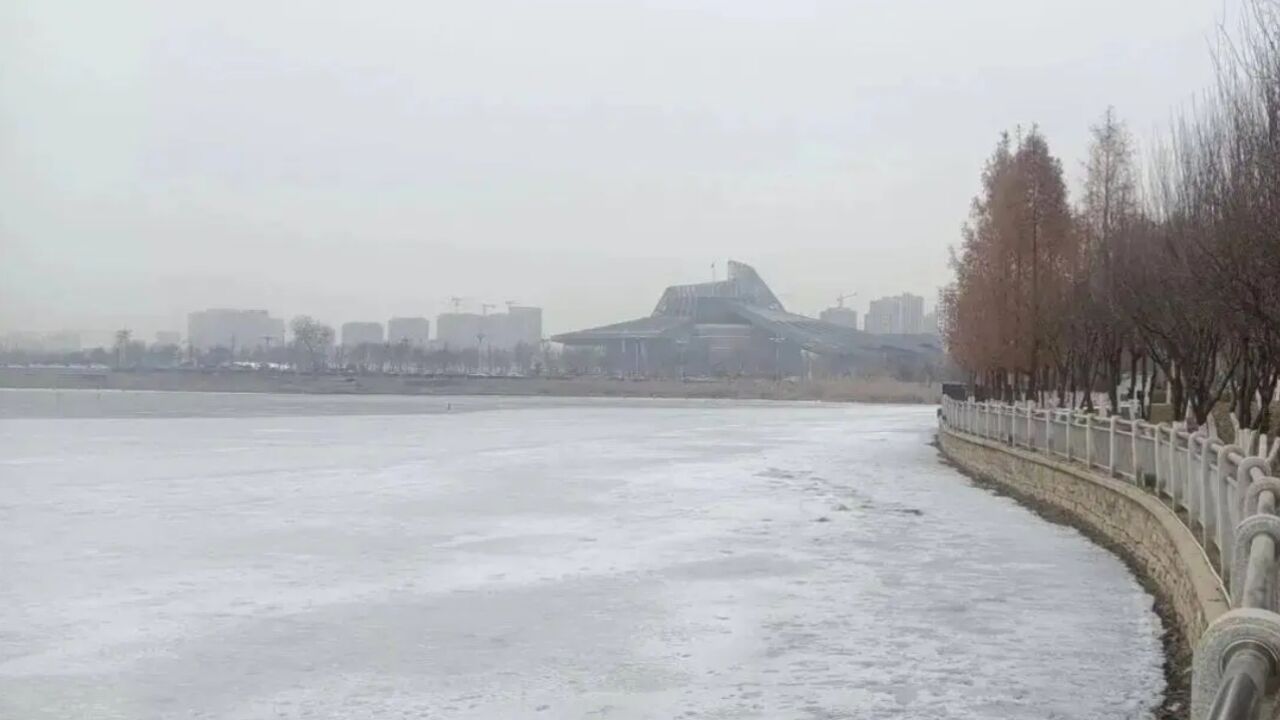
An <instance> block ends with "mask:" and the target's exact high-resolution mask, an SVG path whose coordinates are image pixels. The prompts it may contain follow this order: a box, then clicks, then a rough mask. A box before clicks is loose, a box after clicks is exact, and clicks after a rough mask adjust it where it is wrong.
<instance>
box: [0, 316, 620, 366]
mask: <svg viewBox="0 0 1280 720" xmlns="http://www.w3.org/2000/svg"><path fill="white" fill-rule="evenodd" d="M290 333H291V336H292V339H291V340H290V342H288V343H287V344H285V345H283V346H282V345H274V346H270V345H266V346H264V345H256V346H250V347H239V348H235V349H232V348H229V347H213V348H205V349H198V348H193V347H190V346H188V347H185V348H184V347H180V346H178V345H173V344H164V343H155V344H151V345H148V344H146V343H144V342H142V341H139V340H135V339H133V333H132V332H131V331H129V330H127V329H122V330H119V331H117V332H116V334H115V338H114V342H113V344H112V346H111V347H108V348H101V347H99V348H92V349H87V350H77V351H66V352H50V351H32V350H19V349H0V363H6V364H17V365H35V364H45V365H49V364H53V365H69V366H85V365H94V366H102V367H113V368H117V369H164V368H177V367H199V368H217V367H228V366H231V365H234V364H237V363H240V364H248V365H252V366H256V367H264V368H277V369H279V368H290V369H293V370H297V371H300V372H322V371H328V370H337V371H347V372H364V373H380V372H393V373H418V374H441V373H476V372H488V373H495V374H511V373H520V374H523V375H538V374H544V373H549V374H563V373H579V374H581V373H590V372H599V371H600V368H601V366H602V358H601V357H599V353H597V352H594V351H592V350H591V349H586V348H564V349H561V350H559V351H554V350H552V349H550V348H542V347H535V346H532V345H528V344H525V343H521V344H520V345H517V346H516V347H515V348H512V349H510V350H507V349H502V348H490V347H483V348H475V347H468V348H457V349H454V348H447V347H445V348H429V347H422V346H419V345H413V344H410V343H409V342H407V341H405V342H399V343H366V344H362V345H357V346H354V347H345V346H341V345H335V343H334V331H333V328H332V327H330V326H329V325H326V324H324V323H321V322H318V321H316V320H315V319H314V318H311V317H309V316H305V315H303V316H298V317H296V318H294V319H293V320H292V321H291V322H290Z"/></svg>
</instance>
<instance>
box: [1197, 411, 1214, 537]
mask: <svg viewBox="0 0 1280 720" xmlns="http://www.w3.org/2000/svg"><path fill="white" fill-rule="evenodd" d="M1209 442H1210V441H1209V433H1208V431H1206V432H1205V436H1204V437H1203V438H1202V439H1201V441H1200V472H1198V473H1196V477H1197V478H1198V479H1199V481H1200V532H1201V533H1202V535H1203V537H1204V545H1206V546H1208V544H1209V538H1211V537H1213V530H1214V527H1213V526H1214V524H1215V523H1214V520H1215V519H1216V518H1215V517H1214V508H1212V507H1210V505H1211V503H1212V501H1213V495H1214V494H1213V491H1212V490H1211V489H1210V487H1209V484H1210V480H1209Z"/></svg>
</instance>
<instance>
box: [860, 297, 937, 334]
mask: <svg viewBox="0 0 1280 720" xmlns="http://www.w3.org/2000/svg"><path fill="white" fill-rule="evenodd" d="M864 329H865V330H866V331H867V332H869V333H872V334H875V335H919V334H921V333H923V332H925V324H924V298H923V297H920V296H919V295H912V294H911V293H903V294H901V295H895V296H893V297H885V298H880V299H879V300H872V301H871V304H870V306H869V307H868V308H867V318H866V324H865V326H864Z"/></svg>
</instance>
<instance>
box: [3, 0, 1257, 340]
mask: <svg viewBox="0 0 1280 720" xmlns="http://www.w3.org/2000/svg"><path fill="white" fill-rule="evenodd" d="M1237 2H1238V0H1225V4H1224V0H1119V1H1118V0H1076V1H1075V2H1062V1H1061V0H1052V1H1050V0H967V1H966V2H952V1H944V0H934V1H931V2H926V1H923V0H875V1H867V0H842V1H840V2H835V1H831V2H825V1H816V2H806V1H804V0H775V1H772V2H764V1H763V0H594V1H591V2H588V1H586V0H582V1H579V2H560V1H554V0H546V1H543V2H515V1H513V0H451V1H449V2H433V1H430V0H414V1H406V2H390V1H385V0H384V1H378V0H365V1H363V2H356V1H354V0H341V1H338V2H331V1H329V0H323V1H322V0H310V1H309V2H291V3H284V2H271V1H269V0H252V1H245V2H241V1H239V0H230V1H228V0H221V1H218V2H214V1H213V0H210V1H208V2H200V3H192V2H182V1H180V0H155V1H154V2H138V1H133V0H113V1H112V2H101V1H99V0H82V1H80V2H73V1H68V0H62V1H59V0H16V1H14V2H6V3H3V7H0V329H3V330H16V329H32V330H51V329H57V328H63V327H67V328H75V329H81V330H107V329H110V328H112V327H117V326H120V325H128V326H130V327H133V328H135V329H136V330H137V331H138V332H140V333H148V334H149V333H151V332H153V331H154V330H157V329H164V328H172V329H180V330H183V331H185V317H186V313H187V312H188V311H190V310H193V309H201V308H204V307H208V306H234V307H265V308H268V309H269V310H271V311H272V312H273V314H277V315H282V316H285V317H288V316H291V315H294V314H297V313H303V312H305V313H311V314H313V315H316V316H318V317H320V318H321V319H324V320H327V321H330V322H334V323H339V322H343V321H346V320H353V319H376V320H385V319H386V318H387V317H389V316H391V315H419V314H421V315H429V316H434V315H435V313H436V312H439V311H443V310H446V309H447V308H448V305H449V301H448V298H449V297H450V296H455V295H457V296H462V297H464V298H467V300H468V302H467V305H468V306H470V307H472V308H478V304H479V302H481V301H484V302H492V303H501V302H503V301H506V300H514V301H517V302H520V303H526V304H538V305H542V306H543V307H545V308H546V313H547V314H546V324H547V329H548V330H549V331H552V332H555V331H562V330H570V329H575V328H578V327H582V326H587V325H596V324H603V323H606V322H612V321H617V320H624V319H630V318H632V317H635V316H638V315H644V314H648V313H649V312H650V310H651V309H652V306H653V304H654V302H655V301H656V300H657V297H658V295H659V293H660V292H661V290H662V288H663V287H664V286H666V285H668V284H671V283H676V282H695V281H700V280H704V279H709V278H710V274H711V270H710V264H711V263H712V262H713V261H720V267H721V273H723V265H724V263H723V260H724V259H725V258H728V257H733V258H736V259H740V260H743V261H746V262H750V263H752V264H754V265H755V266H756V267H757V269H758V270H759V271H760V273H761V274H762V275H763V276H764V278H765V279H766V280H767V281H768V282H769V283H770V284H771V285H772V286H773V287H774V290H775V291H776V292H777V293H778V294H779V295H780V296H781V298H782V300H783V302H784V303H785V304H787V305H788V307H789V308H790V309H793V310H797V311H801V312H805V313H816V312H817V311H818V310H819V309H821V308H822V307H825V306H827V305H830V304H832V303H833V299H834V297H835V296H836V295H837V294H842V293H847V292H854V291H857V292H858V293H859V295H858V298H857V299H856V301H855V302H854V304H855V305H856V306H857V307H859V309H862V308H865V304H866V301H867V300H868V299H870V298H873V297H877V296H880V295H885V294H890V293H896V292H901V291H903V290H910V291H913V292H917V293H921V294H925V295H926V296H927V297H929V302H930V303H932V298H933V296H934V294H935V292H936V288H937V287H938V286H940V285H942V284H943V283H945V282H946V279H947V275H948V271H947V267H946V255H947V247H948V246H949V245H951V244H954V243H955V242H956V240H957V236H958V230H959V227H960V225H961V223H962V222H963V220H964V218H965V215H966V212H967V209H968V204H969V201H970V198H971V197H972V196H973V194H974V193H975V191H976V190H977V184H978V174H979V172H980V170H981V166H982V163H983V160H984V159H985V157H986V156H987V155H988V154H989V153H990V151H991V148H992V147H993V145H994V143H995V140H996V138H997V135H998V133H999V132H1000V130H1001V129H1004V128H1009V127H1012V126H1014V125H1016V124H1019V123H1022V124H1030V123H1039V124H1040V126H1041V127H1042V128H1043V130H1044V132H1045V134H1046V135H1047V136H1048V139H1049V142H1050V146H1051V148H1052V149H1053V150H1054V151H1055V152H1056V153H1057V154H1058V155H1059V156H1060V157H1061V158H1062V159H1063V163H1064V166H1065V167H1066V169H1067V172H1068V175H1069V179H1070V181H1071V182H1072V185H1073V186H1075V185H1078V182H1079V179H1080V176H1081V174H1082V172H1081V164H1080V160H1081V158H1082V156H1083V153H1084V148H1085V146H1086V142H1087V133H1088V125H1089V124H1090V123H1091V122H1093V121H1094V120H1095V119H1096V118H1097V116H1099V115H1100V114H1101V113H1102V111H1103V110H1104V109H1105V107H1106V106H1107V105H1108V104H1114V105H1115V106H1116V107H1117V110H1118V111H1119V113H1120V114H1121V115H1122V116H1123V117H1124V118H1125V119H1127V120H1128V122H1129V123H1130V125H1131V127H1132V129H1133V130H1134V131H1135V134H1137V135H1138V136H1139V137H1140V138H1141V137H1145V136H1149V135H1150V133H1151V132H1152V131H1154V130H1156V129H1159V128H1161V127H1164V126H1166V125H1167V122H1168V119H1169V116H1170V111H1171V109H1172V108H1174V107H1175V106H1178V105H1182V104H1185V103H1187V102H1188V101H1189V99H1190V98H1191V97H1192V96H1193V95H1194V94H1195V93H1196V92H1197V91H1199V90H1200V89H1202V88H1203V87H1205V86H1206V85H1207V84H1208V83H1209V80H1210V72H1211V60H1210V56H1209V52H1208V49H1209V46H1210V41H1211V39H1212V37H1213V34H1214V32H1215V27H1216V25H1217V23H1218V22H1219V21H1220V20H1222V18H1223V17H1224V16H1229V15H1230V14H1231V12H1232V8H1233V7H1234V6H1235V5H1236V3H1237Z"/></svg>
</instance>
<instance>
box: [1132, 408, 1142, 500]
mask: <svg viewBox="0 0 1280 720" xmlns="http://www.w3.org/2000/svg"><path fill="white" fill-rule="evenodd" d="M1129 467H1130V469H1132V470H1133V484H1134V485H1137V486H1138V487H1142V486H1143V484H1144V483H1143V478H1142V463H1141V461H1139V460H1138V419H1137V418H1134V419H1132V420H1130V421H1129Z"/></svg>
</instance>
